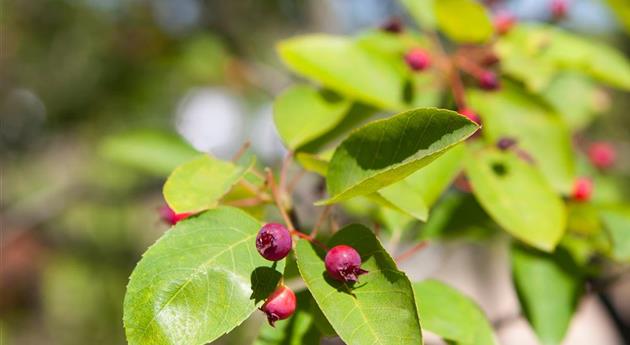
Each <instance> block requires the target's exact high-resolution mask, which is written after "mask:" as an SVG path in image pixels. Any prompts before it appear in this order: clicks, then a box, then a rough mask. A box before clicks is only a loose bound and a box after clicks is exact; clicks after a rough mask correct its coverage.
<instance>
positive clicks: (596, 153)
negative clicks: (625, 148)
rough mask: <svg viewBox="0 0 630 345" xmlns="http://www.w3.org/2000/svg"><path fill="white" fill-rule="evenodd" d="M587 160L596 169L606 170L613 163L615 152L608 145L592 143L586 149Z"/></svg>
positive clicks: (615, 157) (615, 156)
mask: <svg viewBox="0 0 630 345" xmlns="http://www.w3.org/2000/svg"><path fill="white" fill-rule="evenodd" d="M588 158H589V159H590V160H591V163H593V165H595V166H596V167H598V168H600V169H606V168H610V167H611V166H612V165H613V164H614V163H615V160H616V159H617V152H616V151H615V148H614V147H612V145H610V144H609V143H605V142H598V143H593V144H591V146H590V147H589V148H588Z"/></svg>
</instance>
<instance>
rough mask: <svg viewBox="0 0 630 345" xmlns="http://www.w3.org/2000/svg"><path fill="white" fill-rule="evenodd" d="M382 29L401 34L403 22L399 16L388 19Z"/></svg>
mask: <svg viewBox="0 0 630 345" xmlns="http://www.w3.org/2000/svg"><path fill="white" fill-rule="evenodd" d="M381 29H382V30H383V31H386V32H390V33H393V34H399V33H401V32H402V31H403V24H402V22H401V21H400V19H399V18H396V17H394V18H391V19H390V20H388V21H387V22H386V23H385V24H383V26H381Z"/></svg>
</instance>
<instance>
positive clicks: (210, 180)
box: [164, 155, 254, 213]
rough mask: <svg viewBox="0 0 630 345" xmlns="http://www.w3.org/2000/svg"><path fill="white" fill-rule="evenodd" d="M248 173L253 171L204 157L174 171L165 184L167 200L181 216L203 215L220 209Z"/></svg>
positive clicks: (165, 197)
mask: <svg viewBox="0 0 630 345" xmlns="http://www.w3.org/2000/svg"><path fill="white" fill-rule="evenodd" d="M253 163H254V161H253V160H252V161H251V164H253ZM251 164H250V166H251ZM248 170H249V167H240V166H237V165H235V164H233V163H231V162H226V161H222V160H219V159H217V158H214V157H210V156H208V155H201V156H199V157H197V158H195V159H193V160H191V161H189V162H187V163H184V164H182V165H180V166H179V167H177V169H175V170H174V171H173V173H172V174H171V176H169V177H168V179H167V180H166V183H165V184H164V199H165V200H166V202H167V203H168V205H169V206H170V207H171V208H172V209H173V210H174V211H175V212H177V213H183V212H199V211H203V210H206V209H209V208H213V207H216V206H217V205H218V203H219V199H221V197H223V196H224V195H225V194H226V193H227V192H228V191H229V190H230V188H232V186H233V185H234V184H236V183H237V182H238V180H240V179H241V178H242V177H243V175H244V174H245V173H246V172H247V171H248Z"/></svg>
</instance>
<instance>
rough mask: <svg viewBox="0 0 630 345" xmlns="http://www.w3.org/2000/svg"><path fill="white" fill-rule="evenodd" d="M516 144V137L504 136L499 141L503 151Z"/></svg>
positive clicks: (498, 144) (500, 148) (499, 146)
mask: <svg viewBox="0 0 630 345" xmlns="http://www.w3.org/2000/svg"><path fill="white" fill-rule="evenodd" d="M514 145H516V139H514V138H508V137H503V138H501V139H499V141H497V147H498V148H499V150H502V151H505V150H508V149H510V148H512V147H514Z"/></svg>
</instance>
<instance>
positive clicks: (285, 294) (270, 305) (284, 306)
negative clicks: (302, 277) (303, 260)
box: [260, 285, 296, 327]
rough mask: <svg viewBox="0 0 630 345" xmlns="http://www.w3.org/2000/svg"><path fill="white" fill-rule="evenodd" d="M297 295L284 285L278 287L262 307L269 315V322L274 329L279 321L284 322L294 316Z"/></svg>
mask: <svg viewBox="0 0 630 345" xmlns="http://www.w3.org/2000/svg"><path fill="white" fill-rule="evenodd" d="M295 304H296V301H295V293H293V290H291V289H289V288H288V287H286V286H284V285H280V286H278V288H277V289H276V291H274V292H273V293H272V294H271V296H269V297H267V300H265V303H264V304H263V305H262V307H260V310H262V311H263V312H264V313H265V314H267V321H269V324H270V325H271V326H272V327H275V323H276V321H278V320H284V319H286V318H288V317H289V316H291V315H293V312H294V311H295Z"/></svg>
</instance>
